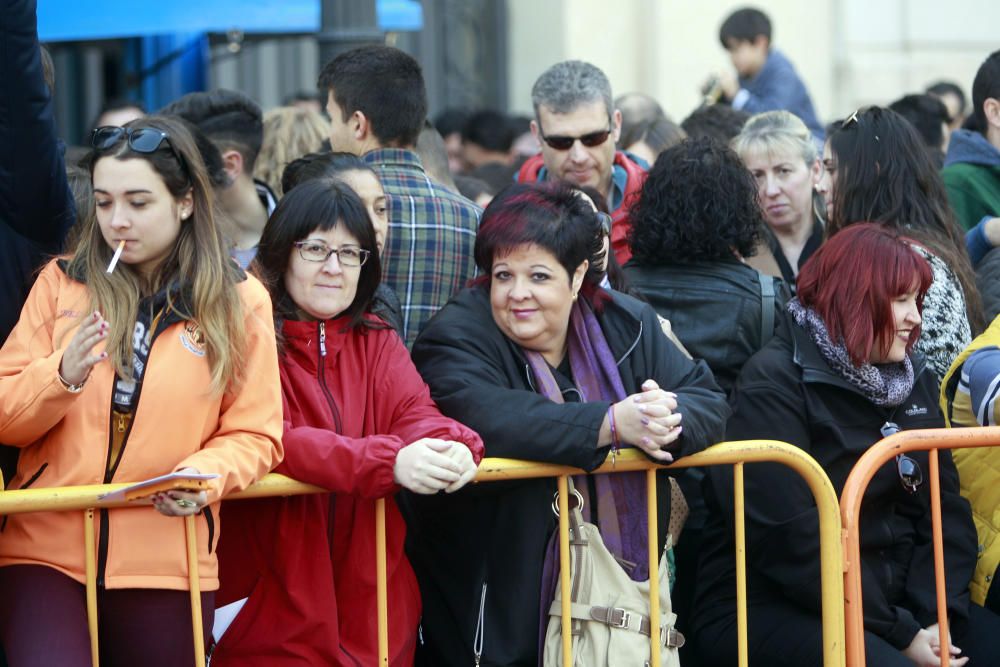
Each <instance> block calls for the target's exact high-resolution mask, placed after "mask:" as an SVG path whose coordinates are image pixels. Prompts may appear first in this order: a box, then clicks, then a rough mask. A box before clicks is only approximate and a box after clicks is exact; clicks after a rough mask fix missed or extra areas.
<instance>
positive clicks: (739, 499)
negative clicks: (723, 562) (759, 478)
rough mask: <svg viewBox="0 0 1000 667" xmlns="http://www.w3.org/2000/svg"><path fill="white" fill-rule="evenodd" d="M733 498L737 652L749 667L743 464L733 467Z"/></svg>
mask: <svg viewBox="0 0 1000 667" xmlns="http://www.w3.org/2000/svg"><path fill="white" fill-rule="evenodd" d="M733 497H734V498H735V507H734V508H733V511H734V512H735V513H736V516H735V519H736V651H737V656H738V658H739V664H740V667H747V664H748V663H749V662H750V653H749V650H748V648H747V533H746V516H745V510H744V498H743V464H742V463H736V464H734V465H733Z"/></svg>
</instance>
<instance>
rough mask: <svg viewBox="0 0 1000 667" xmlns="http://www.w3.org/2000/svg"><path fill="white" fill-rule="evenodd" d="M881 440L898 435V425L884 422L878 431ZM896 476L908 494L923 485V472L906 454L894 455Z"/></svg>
mask: <svg viewBox="0 0 1000 667" xmlns="http://www.w3.org/2000/svg"><path fill="white" fill-rule="evenodd" d="M879 430H880V431H881V432H882V437H883V438H888V437H889V436H890V435H893V434H895V433H899V431H900V428H899V425H898V424H896V423H894V422H886V423H884V424H882V428H881V429H879ZM896 474H897V475H899V482H900V484H902V485H903V488H904V489H906V490H907V492H909V493H916V492H917V489H919V488H920V485H921V484H923V483H924V471H923V470H921V469H920V464H919V463H917V462H916V460H915V459H913V458H912V457H909V456H907V455H906V454H896Z"/></svg>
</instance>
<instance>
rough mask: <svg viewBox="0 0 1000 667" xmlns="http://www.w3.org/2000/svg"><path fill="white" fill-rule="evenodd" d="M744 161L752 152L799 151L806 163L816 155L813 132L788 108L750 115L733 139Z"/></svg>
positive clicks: (772, 153) (810, 161) (735, 147)
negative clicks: (786, 109)
mask: <svg viewBox="0 0 1000 667" xmlns="http://www.w3.org/2000/svg"><path fill="white" fill-rule="evenodd" d="M731 146H732V148H733V150H734V151H736V152H737V153H738V154H739V156H740V158H741V159H742V160H744V161H746V159H747V158H748V157H749V156H750V155H759V154H761V153H763V154H765V155H772V156H773V155H788V154H792V155H795V154H798V155H799V156H800V157H801V158H802V160H803V161H805V163H806V166H808V167H811V166H812V165H813V163H814V162H815V161H816V158H817V156H818V155H817V150H816V144H815V143H813V137H812V133H811V132H809V128H808V127H806V124H805V123H803V122H802V120H800V119H799V117H798V116H796V115H794V114H791V113H789V112H787V111H765V112H764V113H759V114H757V115H755V116H751V117H750V119H749V120H748V121H747V122H746V125H744V126H743V129H742V130H741V131H740V133H739V134H738V135H736V136H735V137H734V138H733V140H732V143H731Z"/></svg>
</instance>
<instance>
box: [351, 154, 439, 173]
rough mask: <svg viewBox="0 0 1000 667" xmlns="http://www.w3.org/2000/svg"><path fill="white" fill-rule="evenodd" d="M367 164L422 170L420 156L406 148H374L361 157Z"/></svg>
mask: <svg viewBox="0 0 1000 667" xmlns="http://www.w3.org/2000/svg"><path fill="white" fill-rule="evenodd" d="M361 159H362V160H364V161H365V162H367V163H368V164H373V165H380V166H389V165H392V166H397V167H408V168H410V169H419V170H420V171H423V170H424V165H423V163H422V162H421V161H420V156H419V155H417V154H416V153H415V152H413V151H411V150H409V149H407V148H376V149H375V150H371V151H368V152H367V153H365V154H364V155H362V156H361Z"/></svg>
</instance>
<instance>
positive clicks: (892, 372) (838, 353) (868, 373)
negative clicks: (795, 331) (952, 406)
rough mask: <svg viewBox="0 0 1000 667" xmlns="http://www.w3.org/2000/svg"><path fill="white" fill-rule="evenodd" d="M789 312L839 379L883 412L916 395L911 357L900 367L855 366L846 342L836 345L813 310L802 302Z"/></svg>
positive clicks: (791, 306) (792, 305)
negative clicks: (851, 386) (912, 394)
mask: <svg viewBox="0 0 1000 667" xmlns="http://www.w3.org/2000/svg"><path fill="white" fill-rule="evenodd" d="M787 307H788V312H789V313H791V315H792V318H793V319H794V320H795V322H796V323H797V324H798V325H799V326H800V327H802V328H803V329H805V330H806V332H807V333H808V334H809V336H810V337H811V338H812V339H813V342H814V343H816V347H817V348H819V351H820V354H822V355H823V359H825V360H826V363H828V364H830V368H832V369H833V370H834V372H835V373H837V375H839V376H840V377H842V378H844V379H845V380H847V381H848V382H849V383H851V384H852V385H854V387H856V388H857V389H858V390H859V391H860V392H861V393H862V394H864V395H865V397H866V398H867V399H868V400H869V401H871V402H872V403H874V404H875V405H877V406H879V407H881V408H891V407H895V406H897V405H899V404H901V403H902V402H903V401H905V400H906V397H907V396H909V395H910V393H911V392H912V391H913V383H914V381H915V378H914V377H913V363H912V362H911V361H910V357H909V356H907V357H905V358H904V359H903V361H902V362H900V363H891V364H871V363H868V362H865V363H864V364H862V365H860V366H855V365H854V362H852V361H851V355H850V354H848V352H847V346H845V345H844V342H843V340H840V341H837V342H836V343H834V342H833V341H832V340H831V339H830V333H829V331H828V330H827V328H826V324H825V323H824V322H823V320H822V319H821V318H820V316H819V314H817V313H816V311H815V310H813V309H812V308H807V307H806V306H803V305H802V304H801V303H800V302H799V300H798V299H792V300H791V301H789V302H788V306H787Z"/></svg>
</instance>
